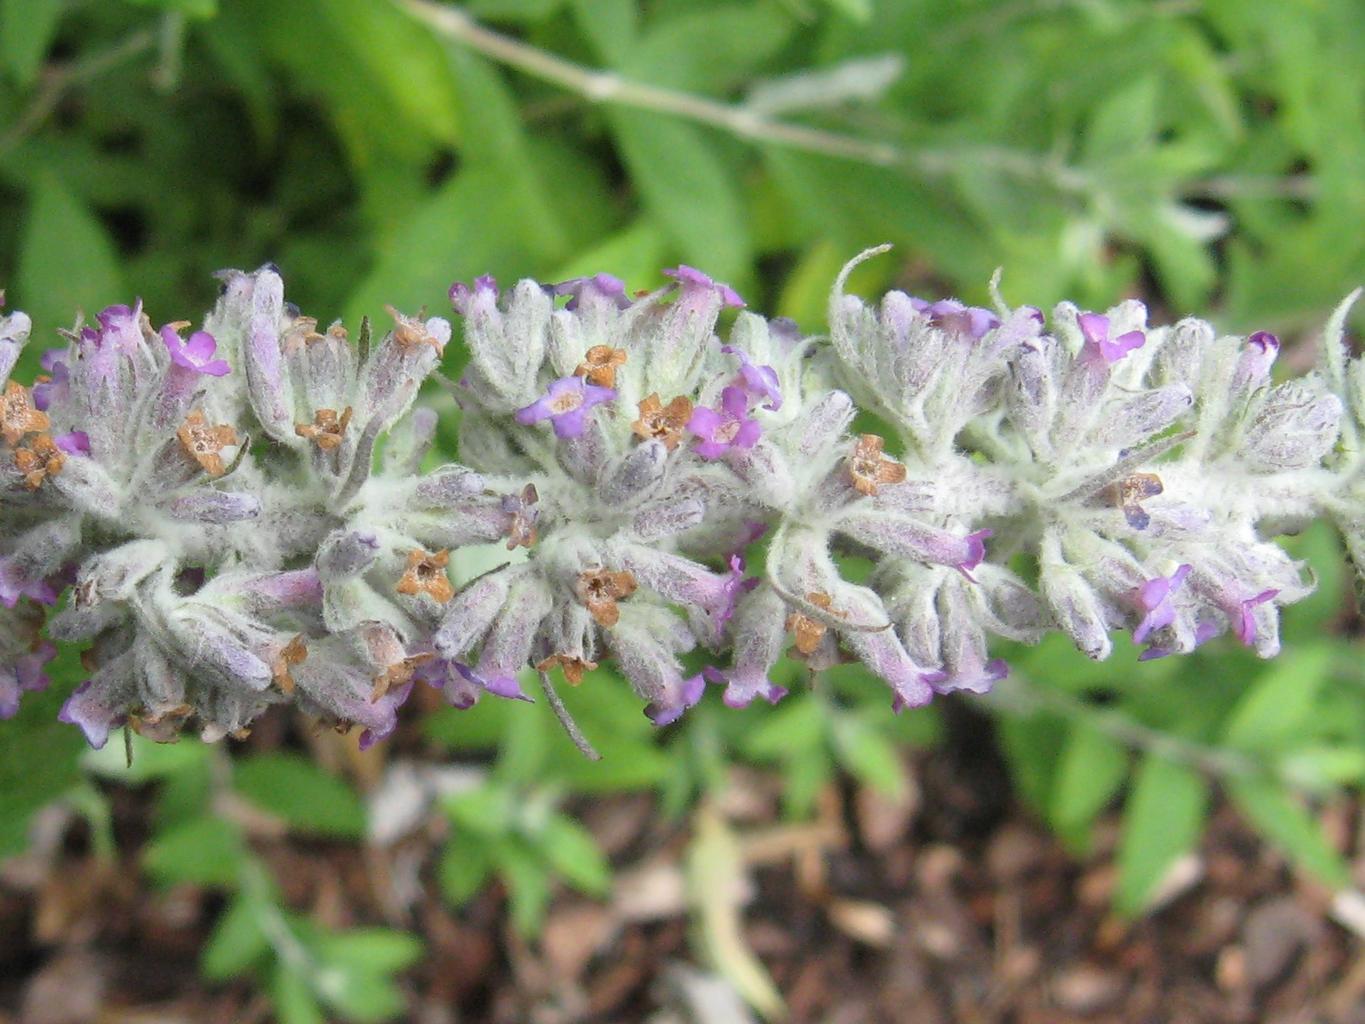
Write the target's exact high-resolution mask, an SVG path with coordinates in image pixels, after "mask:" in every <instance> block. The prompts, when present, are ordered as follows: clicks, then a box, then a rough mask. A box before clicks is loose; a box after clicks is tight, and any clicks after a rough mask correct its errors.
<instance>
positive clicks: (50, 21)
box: [0, 0, 64, 86]
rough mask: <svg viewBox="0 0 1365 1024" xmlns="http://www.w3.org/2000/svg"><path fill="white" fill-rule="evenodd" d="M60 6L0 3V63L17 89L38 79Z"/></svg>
mask: <svg viewBox="0 0 1365 1024" xmlns="http://www.w3.org/2000/svg"><path fill="white" fill-rule="evenodd" d="M63 6H64V5H63V3H62V0H0V63H3V64H4V67H5V70H6V71H8V72H9V76H10V77H11V78H12V79H14V81H15V82H17V83H18V84H19V85H22V86H27V85H29V84H31V83H32V82H33V80H34V79H35V78H37V77H38V69H39V68H40V67H42V65H43V58H44V57H45V56H47V51H48V48H49V47H50V46H51V45H52V40H53V38H54V37H55V36H56V34H57V24H58V22H59V21H60V20H61V16H62V7H63Z"/></svg>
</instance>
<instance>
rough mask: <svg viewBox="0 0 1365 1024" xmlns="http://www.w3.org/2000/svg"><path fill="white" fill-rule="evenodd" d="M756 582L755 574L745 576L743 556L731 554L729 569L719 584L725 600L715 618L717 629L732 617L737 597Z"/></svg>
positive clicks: (737, 600) (752, 587) (750, 588)
mask: <svg viewBox="0 0 1365 1024" xmlns="http://www.w3.org/2000/svg"><path fill="white" fill-rule="evenodd" d="M758 583H759V580H758V577H757V576H750V577H748V578H747V579H746V578H745V576H744V556H743V555H739V554H734V555H731V556H730V571H729V572H728V573H727V574H726V575H725V577H724V582H723V583H722V584H721V592H722V593H723V594H724V595H725V601H724V604H723V606H722V607H721V610H720V614H719V615H718V616H717V618H716V627H717V629H723V628H724V627H725V624H726V623H728V622H729V621H730V620H731V619H732V618H734V615H735V606H736V605H737V604H739V599H740V598H741V597H743V596H744V595H745V594H747V593H749V591H751V590H753V589H754V587H756V586H758Z"/></svg>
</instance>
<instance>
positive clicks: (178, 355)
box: [160, 324, 232, 377]
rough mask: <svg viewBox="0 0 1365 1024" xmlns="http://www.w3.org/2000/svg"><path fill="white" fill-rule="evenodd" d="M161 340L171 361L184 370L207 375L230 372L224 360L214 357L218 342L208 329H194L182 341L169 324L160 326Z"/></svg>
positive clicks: (217, 375) (212, 375)
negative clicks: (186, 338)
mask: <svg viewBox="0 0 1365 1024" xmlns="http://www.w3.org/2000/svg"><path fill="white" fill-rule="evenodd" d="M160 333H161V340H162V341H164V342H165V343H166V350H167V351H168V352H170V354H171V362H172V363H174V364H175V365H176V366H179V367H183V368H184V369H186V370H192V371H194V372H195V373H198V374H204V375H206V376H209V377H225V376H227V374H229V373H231V372H232V367H230V366H229V365H228V364H227V362H226V361H225V360H222V359H214V358H213V354H214V352H216V351H217V349H218V343H217V342H216V341H215V340H214V338H213V335H212V334H210V333H209V332H208V331H195V332H194V333H193V334H191V335H190V337H189V340H188V341H182V340H181V338H180V335H179V333H177V332H176V329H175V328H174V327H172V326H171V325H170V324H167V325H166V326H165V327H163V328H161V332H160Z"/></svg>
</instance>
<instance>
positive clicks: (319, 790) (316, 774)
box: [233, 752, 365, 839]
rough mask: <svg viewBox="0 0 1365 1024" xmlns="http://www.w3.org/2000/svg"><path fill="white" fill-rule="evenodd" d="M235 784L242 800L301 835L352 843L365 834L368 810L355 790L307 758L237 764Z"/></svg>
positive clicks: (259, 758) (280, 756) (279, 755)
mask: <svg viewBox="0 0 1365 1024" xmlns="http://www.w3.org/2000/svg"><path fill="white" fill-rule="evenodd" d="M233 781H234V786H235V788H236V789H237V792H239V793H241V794H242V796H244V797H246V798H247V799H248V800H250V801H251V802H252V803H254V804H256V805H257V806H258V807H261V808H263V809H264V810H267V811H269V812H270V813H271V814H275V815H277V816H279V817H280V818H281V819H283V820H284V821H285V823H286V824H288V825H289V827H290V828H291V829H294V830H295V831H297V832H302V833H305V834H311V835H320V836H339V837H342V838H348V839H358V838H360V837H361V836H363V835H364V834H365V808H364V806H363V805H362V804H361V802H360V798H359V797H358V796H356V794H355V791H354V790H353V789H351V787H350V786H348V785H347V784H346V783H345V782H343V781H342V780H341V779H338V778H337V777H336V776H335V775H331V774H328V773H327V772H326V771H324V770H323V769H322V767H321V766H319V765H318V764H317V763H316V762H315V761H312V760H310V759H308V758H306V757H302V756H299V755H297V754H288V753H284V752H275V753H266V754H255V755H252V756H251V757H247V758H243V759H242V760H241V761H239V762H238V763H237V766H236V771H235V773H234V780H233Z"/></svg>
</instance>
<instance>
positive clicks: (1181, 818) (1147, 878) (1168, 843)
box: [1114, 754, 1208, 917]
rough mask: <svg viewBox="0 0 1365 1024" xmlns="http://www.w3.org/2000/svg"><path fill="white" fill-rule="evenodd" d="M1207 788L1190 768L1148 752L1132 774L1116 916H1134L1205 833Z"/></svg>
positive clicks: (1125, 811)
mask: <svg viewBox="0 0 1365 1024" xmlns="http://www.w3.org/2000/svg"><path fill="white" fill-rule="evenodd" d="M1207 788H1208V787H1207V786H1206V784H1205V782H1204V780H1203V779H1202V778H1200V776H1199V774H1198V773H1197V772H1195V771H1194V770H1193V769H1191V768H1188V767H1186V766H1185V765H1183V764H1179V763H1178V762H1175V761H1171V760H1169V759H1167V758H1164V757H1161V756H1159V755H1157V754H1147V755H1146V756H1145V757H1144V758H1143V759H1142V763H1141V764H1139V765H1138V768H1137V771H1136V773H1135V774H1134V776H1133V787H1132V791H1131V792H1130V793H1129V795H1128V802H1127V803H1126V804H1125V805H1124V809H1123V834H1122V838H1121V839H1120V841H1119V852H1118V867H1119V880H1118V891H1117V893H1116V894H1115V897H1114V902H1115V904H1116V905H1117V908H1118V910H1119V912H1120V913H1122V914H1126V915H1128V916H1129V917H1136V916H1137V915H1138V914H1140V913H1142V910H1143V908H1144V907H1146V906H1147V903H1148V901H1149V900H1150V899H1151V897H1152V893H1153V891H1154V890H1155V888H1156V886H1157V885H1158V884H1160V882H1161V880H1162V879H1163V878H1164V877H1165V876H1166V872H1167V871H1169V870H1170V867H1171V865H1172V864H1174V863H1175V861H1176V860H1177V859H1179V858H1180V857H1181V856H1182V855H1183V854H1185V853H1187V852H1189V851H1190V850H1191V849H1193V848H1194V846H1195V844H1196V843H1197V842H1198V841H1199V837H1200V835H1201V834H1202V833H1203V830H1204V817H1205V814H1206V813H1207V804H1208V796H1207Z"/></svg>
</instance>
